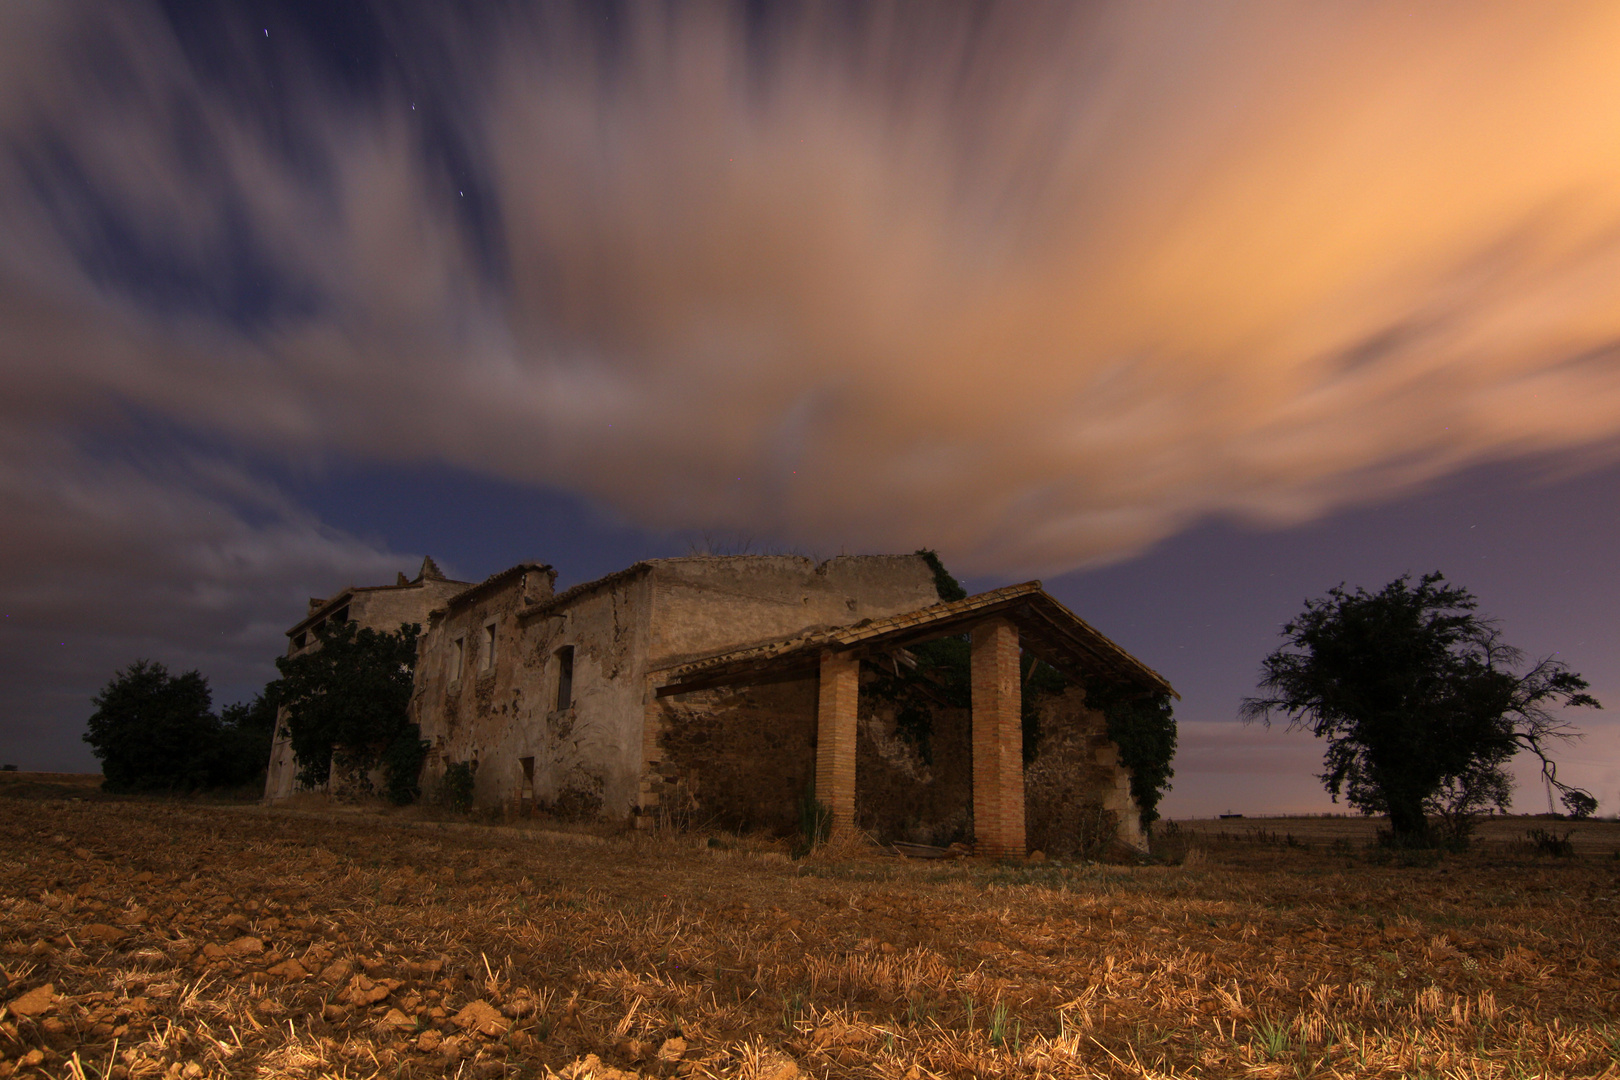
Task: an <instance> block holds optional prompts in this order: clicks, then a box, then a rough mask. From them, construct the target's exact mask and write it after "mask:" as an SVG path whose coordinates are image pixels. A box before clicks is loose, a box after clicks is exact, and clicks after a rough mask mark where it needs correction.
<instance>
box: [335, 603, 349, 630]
mask: <svg viewBox="0 0 1620 1080" xmlns="http://www.w3.org/2000/svg"><path fill="white" fill-rule="evenodd" d="M332 621H333V622H335V623H337V624H338V625H339V626H342V625H343V624H344V623H346V622H348V621H349V605H348V604H344V605H343V606H342V607H340V608H338V609H337V610H336V611H334V612H332Z"/></svg>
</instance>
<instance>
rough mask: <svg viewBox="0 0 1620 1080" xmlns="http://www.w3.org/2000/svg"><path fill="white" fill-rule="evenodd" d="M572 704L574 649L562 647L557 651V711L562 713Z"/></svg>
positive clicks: (567, 646)
mask: <svg viewBox="0 0 1620 1080" xmlns="http://www.w3.org/2000/svg"><path fill="white" fill-rule="evenodd" d="M573 703H574V647H573V646H572V645H564V646H563V647H562V648H560V649H558V650H557V709H558V711H559V712H560V711H562V710H563V709H566V708H568V707H569V706H570V705H572V704H573Z"/></svg>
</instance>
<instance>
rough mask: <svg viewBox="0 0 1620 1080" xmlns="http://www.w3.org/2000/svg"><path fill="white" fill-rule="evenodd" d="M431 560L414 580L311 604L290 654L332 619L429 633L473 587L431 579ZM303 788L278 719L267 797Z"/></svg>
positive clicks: (310, 642)
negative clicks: (433, 619) (443, 610)
mask: <svg viewBox="0 0 1620 1080" xmlns="http://www.w3.org/2000/svg"><path fill="white" fill-rule="evenodd" d="M431 566H432V563H431V562H424V563H423V573H422V574H421V575H419V576H418V577H417V579H416V580H415V581H409V582H406V581H403V576H402V579H401V582H402V583H401V584H397V585H379V586H373V587H366V588H356V587H351V588H347V589H344V590H343V591H342V592H339V593H337V594H336V595H334V596H331V597H328V598H326V599H324V600H311V601H310V610H309V614H308V615H306V616H305V618H304V619H303V621H302V622H300V623H298V624H297V625H296V626H294V627H293V629H292V631H290V632H289V633H288V635H287V655H288V656H289V657H292V656H297V655H298V654H300V653H303V652H307V651H309V650H310V649H312V648H315V647H316V644H317V641H316V636H315V632H316V630H317V629H318V628H319V627H320V626H321V625H322V624H323V623H325V622H326V621H327V620H328V619H334V618H335V619H338V620H339V621H342V622H355V623H358V624H359V625H360V627H361V628H362V629H366V630H377V631H380V632H383V633H393V632H394V631H396V630H398V629H399V628H400V627H401V626H407V625H410V624H412V623H415V624H417V625H420V626H421V627H422V628H423V629H424V630H425V629H427V622H428V615H429V613H430V612H432V611H433V610H434V609H435V608H437V607H440V606H441V605H443V604H444V603H446V602H447V601H448V600H449V599H450V598H451V597H453V596H455V595H456V594H457V593H460V592H462V591H464V590H465V589H467V588H468V583H467V582H465V581H448V580H446V579H444V578H443V577H439V576H437V573H436V571H434V576H429V567H431ZM297 788H298V763H297V761H295V760H294V757H293V750H292V740H291V738H290V737H289V736H288V735H287V732H286V730H285V728H284V727H283V718H282V717H279V716H278V717H277V719H276V731H275V735H274V736H273V738H272V740H271V743H270V768H269V772H268V775H267V776H266V778H265V797H266V798H267V799H270V800H272V801H275V800H280V799H286V798H288V797H290V796H291V795H292V794H294V792H295V791H296V790H297Z"/></svg>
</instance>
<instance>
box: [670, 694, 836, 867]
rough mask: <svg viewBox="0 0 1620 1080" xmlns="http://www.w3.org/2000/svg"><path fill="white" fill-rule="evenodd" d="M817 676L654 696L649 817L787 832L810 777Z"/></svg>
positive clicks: (813, 767)
mask: <svg viewBox="0 0 1620 1080" xmlns="http://www.w3.org/2000/svg"><path fill="white" fill-rule="evenodd" d="M816 692H817V688H816V680H814V679H795V680H793V681H791V682H779V683H766V684H763V685H758V686H738V687H724V688H721V689H717V690H699V691H695V692H693V693H689V694H677V695H674V696H672V697H667V698H662V699H658V700H657V701H656V702H655V703H654V705H653V707H652V708H651V709H650V710H649V713H650V715H649V722H650V723H651V724H653V725H654V730H655V731H656V738H655V740H654V741H655V744H656V745H655V747H654V748H653V749H652V750H651V751H650V753H649V760H648V763H647V783H646V784H645V785H644V791H645V793H646V795H647V798H645V799H644V802H645V803H646V804H647V806H648V809H649V811H651V814H652V816H654V817H661V818H662V819H663V820H665V821H668V822H669V823H671V824H675V825H682V826H709V827H716V828H724V829H733V830H738V831H747V830H756V829H757V830H764V831H768V832H773V833H776V834H779V835H788V834H791V833H793V832H796V831H797V830H798V828H799V804H800V800H801V799H803V797H804V795H805V793H806V792H807V791H808V790H809V788H810V786H811V784H812V783H813V782H814V779H815V771H816Z"/></svg>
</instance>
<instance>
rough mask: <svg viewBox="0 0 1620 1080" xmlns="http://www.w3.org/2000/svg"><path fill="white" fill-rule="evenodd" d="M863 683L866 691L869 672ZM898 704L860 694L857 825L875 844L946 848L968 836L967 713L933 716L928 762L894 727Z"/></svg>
mask: <svg viewBox="0 0 1620 1080" xmlns="http://www.w3.org/2000/svg"><path fill="white" fill-rule="evenodd" d="M862 674H863V678H862V683H863V684H865V685H870V683H871V682H872V681H873V678H874V676H873V673H872V671H871V670H870V669H867V670H866V671H864V672H863V673H862ZM897 710H898V706H897V705H896V704H895V703H893V702H888V701H884V700H882V699H880V698H878V697H877V696H876V695H875V694H871V693H862V695H861V702H860V713H859V716H860V720H859V736H858V738H857V740H856V751H855V752H856V765H855V820H856V823H857V824H859V825H860V827H861V828H862V829H865V830H866V831H867V832H869V833H871V834H872V835H873V836H876V837H877V838H878V839H879V840H881V841H889V840H906V841H909V842H911V843H918V844H938V845H940V846H942V847H943V846H946V845H949V844H952V843H955V842H956V841H959V840H961V841H966V840H970V839H971V838H972V820H973V746H972V727H973V719H972V714H971V712H970V711H969V710H967V709H951V708H945V707H943V706H936V707H935V708H934V709H933V710H932V720H931V732H930V736H929V748H930V754H929V758H930V760H929V761H925V760H924V759H923V755H922V753H921V752H920V749H919V747H918V746H917V745H916V743H915V742H914V741H913V740H912V739H910V738H908V737H907V736H906V735H905V734H903V733H902V732H901V731H900V730H899V729H898V726H897V725H896V723H895V713H896V711H897Z"/></svg>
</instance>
